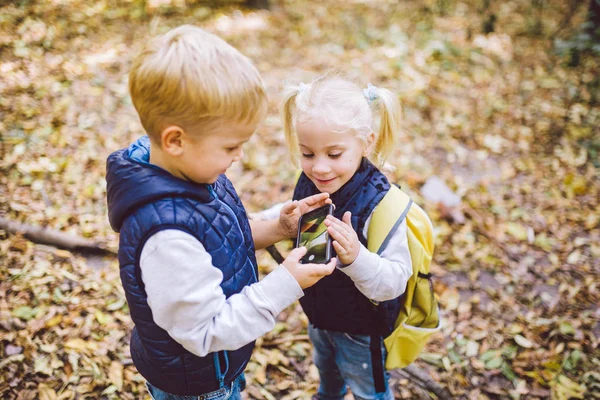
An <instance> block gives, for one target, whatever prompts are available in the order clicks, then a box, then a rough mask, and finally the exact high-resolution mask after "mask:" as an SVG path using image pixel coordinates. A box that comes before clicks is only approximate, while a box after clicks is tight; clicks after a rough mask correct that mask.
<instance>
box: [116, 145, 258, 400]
mask: <svg viewBox="0 0 600 400" xmlns="http://www.w3.org/2000/svg"><path fill="white" fill-rule="evenodd" d="M149 154H150V149H149V141H148V138H147V137H144V138H142V139H140V140H138V141H137V142H135V143H134V144H132V145H131V146H130V147H129V149H127V150H119V151H116V152H115V153H113V154H111V155H110V156H109V158H108V160H107V176H106V180H107V184H108V186H107V198H108V209H109V220H110V223H111V226H112V228H113V229H114V230H115V231H117V232H120V238H119V239H120V240H119V254H118V258H119V265H120V275H121V282H122V283H123V288H124V289H125V295H126V298H127V302H128V305H129V310H130V313H131V318H132V319H133V322H134V323H135V327H134V329H133V332H132V334H131V357H132V359H133V362H134V364H135V366H136V368H137V369H138V371H139V372H140V373H141V374H142V375H143V376H144V378H146V379H147V380H148V381H149V382H150V383H151V384H152V385H154V386H156V387H158V388H159V389H161V390H164V391H165V392H169V393H173V394H177V395H181V396H186V395H192V396H194V395H195V396H198V395H201V394H204V393H208V392H212V391H215V390H218V389H220V388H222V387H224V386H226V385H228V384H230V383H231V382H232V381H233V380H235V378H237V377H238V376H239V375H240V374H241V373H242V372H243V371H244V368H245V367H246V364H247V363H248V361H249V359H250V355H251V353H252V349H253V348H254V343H249V344H247V345H246V346H244V347H242V348H241V349H238V350H235V351H221V352H218V353H211V354H208V355H207V356H206V357H197V356H195V355H194V354H192V353H190V352H189V351H187V350H186V349H184V348H183V347H182V346H181V345H180V344H179V343H177V342H176V341H175V340H173V339H172V338H171V337H170V336H169V334H168V333H167V332H166V331H165V330H163V329H162V328H160V327H159V326H158V325H156V323H155V322H154V320H153V318H152V310H151V309H150V307H149V305H148V302H147V295H146V292H145V290H144V284H143V281H142V279H141V274H140V267H139V257H140V253H141V251H142V248H143V246H144V243H145V242H146V240H147V239H148V238H149V237H150V236H152V235H153V234H154V233H156V232H158V231H161V230H164V229H179V230H182V231H184V232H187V233H189V234H190V235H193V236H194V237H196V238H197V239H198V240H199V241H200V242H201V243H202V244H203V246H204V248H205V249H206V251H208V252H209V253H210V255H211V257H212V262H213V264H214V266H215V267H216V268H219V269H220V270H221V272H222V273H223V282H222V283H221V288H222V289H223V292H224V294H225V296H226V297H230V296H231V295H233V294H235V293H239V292H240V291H241V290H242V289H243V288H244V287H245V286H247V285H249V284H251V283H254V282H256V281H257V264H256V258H255V255H254V244H253V241H252V235H251V231H250V225H249V223H248V219H247V216H246V212H245V210H244V207H243V206H242V204H241V201H240V199H239V197H238V196H237V194H236V192H235V189H234V188H233V185H232V184H231V182H229V180H228V179H227V178H226V177H225V175H221V176H220V177H219V179H218V180H217V182H215V183H214V184H212V185H206V184H196V183H193V182H189V181H185V180H182V179H179V178H176V177H174V176H173V175H171V174H169V173H168V172H166V171H164V170H163V169H161V168H159V167H157V166H154V165H152V164H149V163H148V159H149ZM165 268H169V266H168V265H165ZM171 289H172V290H177V288H171Z"/></svg>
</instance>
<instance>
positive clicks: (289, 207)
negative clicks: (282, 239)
mask: <svg viewBox="0 0 600 400" xmlns="http://www.w3.org/2000/svg"><path fill="white" fill-rule="evenodd" d="M296 207H298V200H294V201H290V202H288V203H286V204H284V205H283V207H282V208H281V210H282V211H283V213H284V214H293V213H294V211H295V210H296Z"/></svg>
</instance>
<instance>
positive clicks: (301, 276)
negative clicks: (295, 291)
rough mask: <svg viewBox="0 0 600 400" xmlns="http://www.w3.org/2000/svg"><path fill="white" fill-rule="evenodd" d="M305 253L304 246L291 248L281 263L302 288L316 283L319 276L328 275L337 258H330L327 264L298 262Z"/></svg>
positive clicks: (333, 267)
mask: <svg viewBox="0 0 600 400" xmlns="http://www.w3.org/2000/svg"><path fill="white" fill-rule="evenodd" d="M305 254H306V247H299V248H297V249H294V250H292V252H291V253H290V254H289V255H288V256H287V258H286V259H285V260H284V261H283V262H282V263H281V264H282V265H283V266H284V267H285V268H286V269H287V270H288V271H289V273H290V274H292V276H293V277H294V279H296V281H297V282H298V284H299V285H300V287H301V288H302V289H306V288H307V287H310V286H312V285H314V284H315V283H317V282H318V281H319V280H320V279H321V278H323V277H325V276H327V275H330V274H331V273H332V272H333V270H334V269H335V266H336V264H337V260H336V259H335V258H332V259H331V261H329V263H327V264H300V260H301V259H302V257H304V255H305Z"/></svg>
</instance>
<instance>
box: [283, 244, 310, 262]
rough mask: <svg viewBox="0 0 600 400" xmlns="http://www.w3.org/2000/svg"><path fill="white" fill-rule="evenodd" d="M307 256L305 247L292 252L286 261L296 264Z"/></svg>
mask: <svg viewBox="0 0 600 400" xmlns="http://www.w3.org/2000/svg"><path fill="white" fill-rule="evenodd" d="M305 254H306V247H304V246H302V247H298V248H296V249H294V250H292V251H291V252H290V254H289V255H288V256H287V258H286V260H291V261H293V262H295V263H298V262H300V260H301V259H302V257H304V255H305Z"/></svg>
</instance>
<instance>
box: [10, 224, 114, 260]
mask: <svg viewBox="0 0 600 400" xmlns="http://www.w3.org/2000/svg"><path fill="white" fill-rule="evenodd" d="M0 229H3V230H5V231H8V232H10V233H13V234H22V235H23V236H25V237H26V238H27V239H29V240H31V241H32V242H34V243H39V244H47V245H50V246H54V247H58V248H61V249H65V250H70V251H75V252H79V253H84V254H96V255H112V256H115V255H116V254H117V253H116V251H114V250H112V249H109V248H108V247H106V246H104V245H103V244H102V243H99V242H96V241H94V240H90V239H85V238H81V237H77V236H73V235H69V234H67V233H64V232H61V231H58V230H55V229H47V228H42V227H40V226H35V225H28V224H22V223H20V222H15V221H10V220H8V219H6V218H2V217H0Z"/></svg>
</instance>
